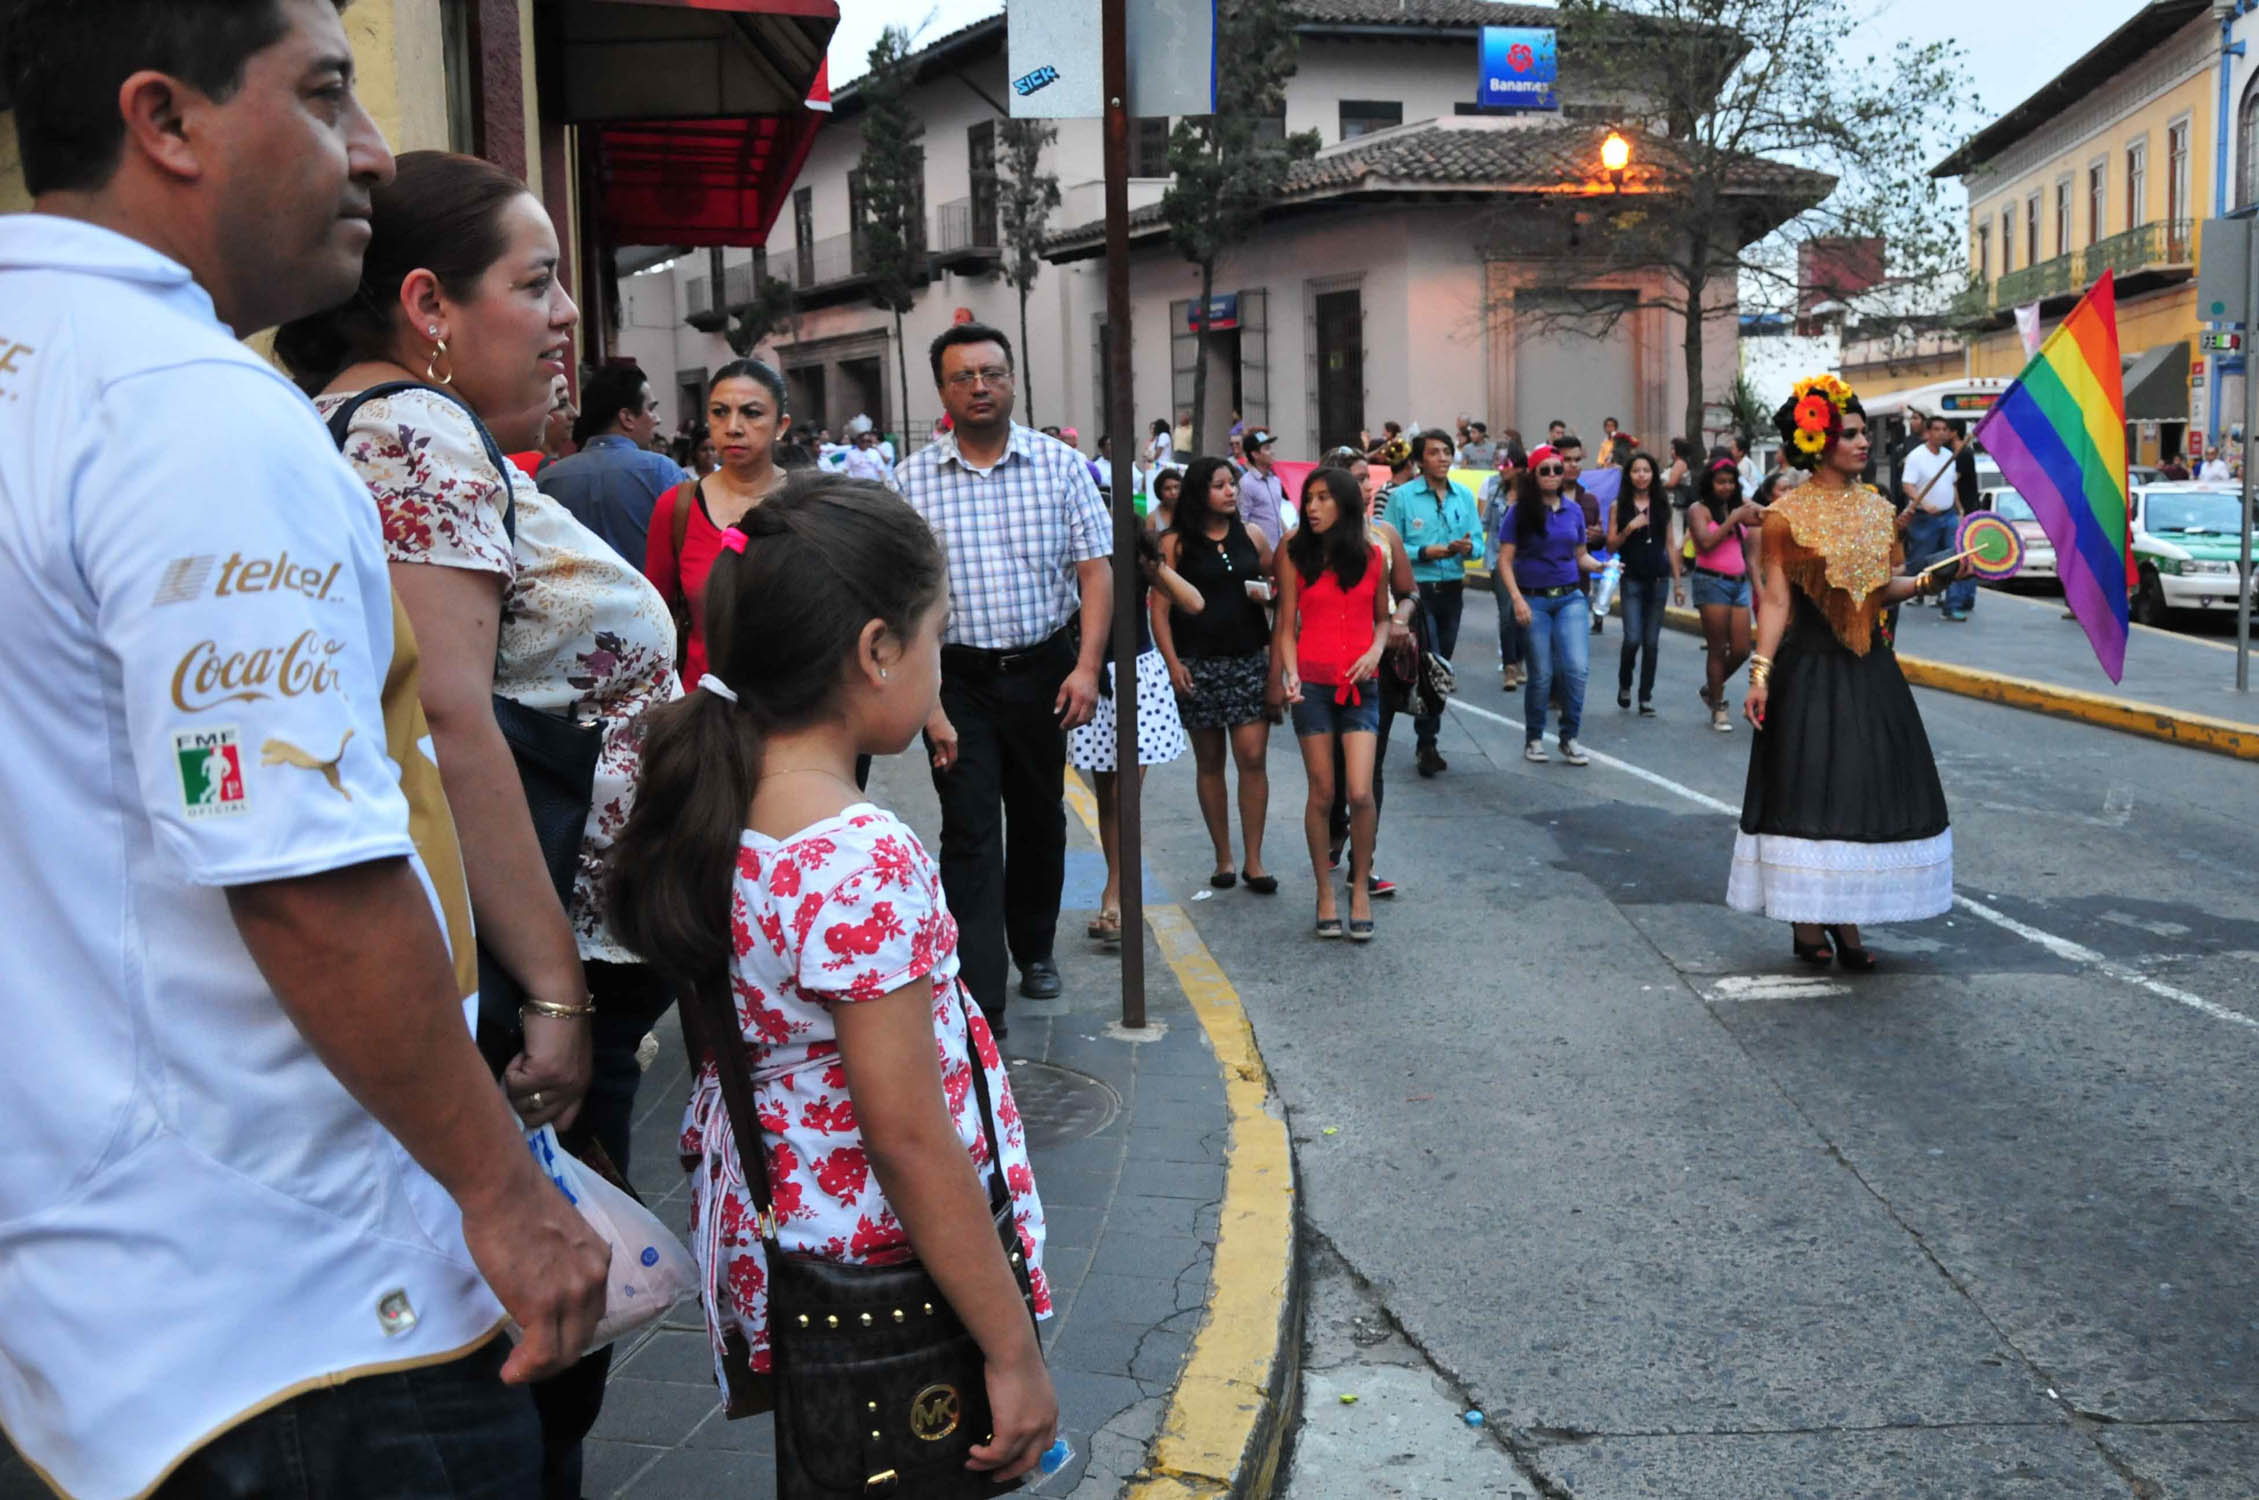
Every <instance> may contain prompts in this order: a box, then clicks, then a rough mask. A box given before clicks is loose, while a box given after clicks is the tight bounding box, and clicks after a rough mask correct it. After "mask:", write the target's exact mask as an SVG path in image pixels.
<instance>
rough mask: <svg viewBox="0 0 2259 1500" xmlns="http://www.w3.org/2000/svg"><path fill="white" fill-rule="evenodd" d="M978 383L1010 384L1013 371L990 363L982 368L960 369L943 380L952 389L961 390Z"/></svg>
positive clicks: (968, 388)
mask: <svg viewBox="0 0 2259 1500" xmlns="http://www.w3.org/2000/svg"><path fill="white" fill-rule="evenodd" d="M976 383H978V384H981V385H1010V384H1011V383H1012V372H1011V371H1010V370H1007V369H1005V368H1004V367H1003V366H1002V365H990V366H988V367H987V368H986V369H982V370H959V371H958V372H957V373H956V374H954V375H952V376H950V377H949V378H948V379H947V380H946V381H944V382H943V384H945V385H947V386H949V387H950V388H951V389H953V390H960V391H963V390H970V389H971V388H972V387H973V386H974V385H975V384H976Z"/></svg>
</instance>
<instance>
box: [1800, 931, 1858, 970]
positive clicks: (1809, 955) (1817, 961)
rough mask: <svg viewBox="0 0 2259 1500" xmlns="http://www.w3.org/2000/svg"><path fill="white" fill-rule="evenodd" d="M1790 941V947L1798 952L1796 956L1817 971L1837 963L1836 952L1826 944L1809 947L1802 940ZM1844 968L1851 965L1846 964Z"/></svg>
mask: <svg viewBox="0 0 2259 1500" xmlns="http://www.w3.org/2000/svg"><path fill="white" fill-rule="evenodd" d="M1788 941H1789V946H1790V947H1792V948H1794V949H1795V950H1796V956H1797V957H1798V958H1800V959H1802V960H1804V962H1806V963H1808V964H1810V965H1811V966H1812V967H1813V968H1815V969H1824V968H1826V967H1827V966H1828V965H1829V964H1830V963H1833V962H1834V961H1835V950H1834V949H1833V948H1830V947H1829V946H1828V945H1827V944H1826V943H1824V942H1822V943H1812V944H1809V945H1807V944H1806V943H1805V942H1804V940H1803V939H1802V938H1798V937H1793V936H1792V937H1790V938H1789V940H1788ZM1844 967H1845V968H1847V969H1848V968H1850V967H1851V965H1850V964H1849V963H1848V962H1846V963H1845V964H1844Z"/></svg>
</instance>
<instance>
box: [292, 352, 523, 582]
mask: <svg viewBox="0 0 2259 1500" xmlns="http://www.w3.org/2000/svg"><path fill="white" fill-rule="evenodd" d="M402 391H424V392H427V393H429V394H431V395H434V396H437V397H439V398H440V399H441V400H444V401H452V402H454V403H455V404H456V405H457V406H459V407H461V408H462V411H463V415H464V416H466V417H469V418H470V419H471V426H473V427H475V428H477V429H478V440H479V442H480V443H481V444H482V445H483V446H484V447H485V449H486V457H487V461H488V462H490V463H492V464H493V465H494V467H495V470H496V477H497V478H499V479H500V480H501V481H502V530H503V533H504V534H505V535H506V536H508V537H509V539H510V545H511V546H512V547H515V546H517V544H518V492H517V486H516V484H515V482H514V481H513V480H512V479H511V477H510V475H511V470H512V467H513V466H512V465H511V463H510V461H509V460H508V459H506V458H504V457H503V456H502V449H501V446H500V445H499V444H497V443H496V442H495V441H494V434H493V433H491V432H488V431H487V430H486V424H485V423H484V422H482V421H480V420H479V415H478V413H477V412H475V411H473V410H471V404H470V403H469V402H468V401H465V400H464V399H463V398H462V397H460V396H458V395H456V394H455V393H454V392H453V391H451V390H449V389H447V388H446V387H445V386H440V385H431V384H428V383H426V382H424V381H421V380H387V381H385V382H384V383H383V384H381V385H372V386H370V387H369V388H368V389H367V390H365V391H355V392H354V393H353V394H352V395H350V396H348V397H346V398H345V401H344V403H343V404H342V405H340V406H339V407H338V408H337V410H336V411H333V412H331V413H330V416H329V436H330V441H331V442H333V443H335V444H337V448H338V451H339V452H341V453H342V452H344V451H345V439H346V435H347V434H348V433H350V432H351V431H352V430H353V418H354V417H356V416H358V415H359V414H360V410H361V408H362V407H364V406H366V405H368V404H369V403H370V402H371V401H379V400H382V399H383V398H384V397H386V396H397V395H399V394H400V393H401V392H402Z"/></svg>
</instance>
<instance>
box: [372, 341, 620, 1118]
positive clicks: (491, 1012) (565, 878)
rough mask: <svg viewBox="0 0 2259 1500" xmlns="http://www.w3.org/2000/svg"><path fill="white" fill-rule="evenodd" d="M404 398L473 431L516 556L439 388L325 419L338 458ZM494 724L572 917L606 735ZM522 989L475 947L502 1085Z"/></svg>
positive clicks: (489, 1052)
mask: <svg viewBox="0 0 2259 1500" xmlns="http://www.w3.org/2000/svg"><path fill="white" fill-rule="evenodd" d="M402 391H428V392H430V393H431V394H432V395H435V396H439V397H441V398H443V399H445V400H448V401H452V402H454V403H455V404H456V405H457V406H459V407H461V408H462V409H463V413H464V415H466V416H468V417H469V418H470V419H471V425H472V426H473V427H475V428H477V429H478V436H479V442H480V443H481V444H483V445H484V446H485V448H486V456H487V459H488V461H489V462H491V463H492V464H493V465H494V467H495V470H496V472H497V473H498V475H499V476H500V478H501V480H502V497H503V498H502V530H503V532H504V534H505V535H507V536H508V537H509V539H510V545H511V547H512V548H513V549H514V548H515V547H516V546H517V542H518V500H517V492H516V490H515V488H514V486H513V483H512V480H511V472H512V471H511V466H510V461H509V460H508V459H506V458H504V457H503V456H502V450H501V448H500V447H499V446H498V445H497V444H496V443H495V441H494V435H493V434H492V433H490V432H488V431H487V430H486V424H485V423H484V422H482V421H480V420H479V416H478V413H477V412H475V411H472V410H471V408H470V405H469V403H467V402H465V401H464V400H463V398H462V397H460V396H458V395H456V394H455V393H454V392H453V391H450V390H447V389H446V388H444V387H442V386H436V385H427V384H425V383H424V382H423V381H420V380H390V381H386V382H384V383H382V384H380V385H373V386H370V387H369V388H368V389H367V390H365V391H360V392H357V393H356V394H354V395H353V396H351V397H349V398H348V399H347V400H346V401H345V402H344V403H343V404H342V405H340V406H339V407H338V408H337V410H336V411H334V412H332V413H331V414H330V418H329V435H330V439H331V441H333V442H335V443H336V444H337V447H338V451H339V452H341V453H342V452H343V451H344V450H345V442H346V436H347V434H348V433H350V432H351V430H352V427H353V418H354V416H355V415H357V414H358V413H359V412H360V410H361V408H362V407H363V406H365V405H367V404H368V403H369V402H371V401H375V400H378V399H380V398H382V397H385V396H394V395H398V394H399V393H400V392H402ZM494 722H495V724H496V725H497V726H499V727H500V729H501V730H502V738H503V739H504V740H506V741H508V742H509V746H510V758H511V759H512V760H513V761H515V762H516V763H517V767H518V783H519V785H520V786H522V787H523V788H524V789H525V797H526V811H527V812H528V813H530V814H531V815H532V818H533V834H534V838H535V840H536V841H537V842H538V843H539V844H540V845H541V864H542V868H543V869H545V870H547V871H548V872H549V883H550V885H551V886H552V887H554V888H555V890H556V892H557V900H558V901H559V903H561V904H562V905H563V906H564V907H565V909H566V910H567V911H568V912H569V911H571V910H572V899H573V877H574V876H575V874H577V873H578V871H579V867H580V846H581V839H582V837H583V836H584V834H585V832H586V830H587V827H588V809H589V804H590V803H592V802H593V801H594V800H595V797H596V761H597V758H598V757H599V756H600V755H601V754H602V753H603V750H604V731H603V729H602V728H601V727H600V726H598V725H594V724H576V723H575V722H573V721H572V720H571V719H568V718H565V717H564V716H563V715H561V714H553V713H547V712H544V711H543V710H541V709H538V708H529V707H527V706H526V705H525V704H523V703H520V702H518V701H517V700H516V699H514V698H505V697H503V696H502V695H501V694H500V693H496V694H495V695H494ZM526 998H527V997H526V990H525V986H523V985H521V984H519V983H518V980H517V977H516V976H515V975H513V974H512V973H511V972H510V971H509V970H508V969H506V968H504V967H503V966H502V964H501V962H500V961H499V960H498V959H496V958H495V957H494V956H493V955H492V954H491V953H490V952H488V950H487V946H486V944H485V943H484V942H481V943H480V944H479V945H478V1049H479V1052H480V1054H481V1055H482V1056H484V1057H485V1058H486V1065H487V1066H488V1067H489V1068H490V1069H492V1070H493V1072H494V1073H495V1075H496V1076H497V1077H499V1076H500V1075H501V1073H502V1070H503V1069H504V1068H505V1067H507V1066H509V1063H510V1060H511V1059H512V1058H514V1057H516V1056H517V1055H518V1054H519V1052H521V1051H523V1050H524V1044H525V1028H524V1024H523V1023H522V1022H521V1021H520V1020H519V1018H518V1011H519V1008H520V1007H521V1006H523V1005H524V1004H525V1001H526Z"/></svg>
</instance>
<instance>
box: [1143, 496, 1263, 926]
mask: <svg viewBox="0 0 2259 1500" xmlns="http://www.w3.org/2000/svg"><path fill="white" fill-rule="evenodd" d="M1161 556H1162V560H1163V561H1164V562H1166V563H1167V564H1168V565H1169V566H1170V567H1172V568H1174V569H1176V571H1177V572H1178V573H1179V574H1181V575H1182V576H1183V578H1184V581H1185V582H1186V583H1189V584H1191V585H1192V587H1193V588H1195V589H1197V590H1198V591H1199V593H1200V597H1201V599H1202V601H1203V602H1204V604H1205V608H1203V609H1202V610H1201V611H1200V612H1199V613H1198V614H1187V613H1186V612H1185V611H1184V610H1181V609H1176V608H1168V607H1164V601H1163V600H1162V598H1161V596H1160V595H1159V594H1158V593H1156V594H1155V595H1154V599H1153V636H1154V641H1155V644H1157V645H1158V646H1159V647H1160V648H1161V655H1162V657H1163V659H1164V660H1166V661H1167V662H1168V664H1169V680H1170V682H1171V683H1173V684H1174V685H1175V687H1176V691H1177V701H1178V709H1179V711H1180V713H1181V715H1182V717H1183V719H1184V727H1185V732H1186V733H1187V734H1188V735H1190V736H1191V739H1192V753H1193V759H1194V761H1195V763H1196V764H1197V766H1198V768H1199V775H1198V784H1199V790H1200V814H1201V817H1202V818H1203V819H1204V820H1205V821H1206V822H1207V825H1208V838H1209V841H1210V842H1211V843H1213V844H1214V845H1215V850H1216V867H1215V873H1214V874H1213V875H1212V876H1210V877H1209V882H1208V883H1209V884H1210V885H1212V886H1215V887H1216V888H1217V889H1219V890H1222V889H1228V888H1229V887H1231V886H1232V885H1234V884H1236V883H1237V882H1238V880H1239V879H1240V876H1241V875H1242V873H1244V874H1245V877H1246V880H1247V888H1248V889H1249V890H1251V891H1255V892H1257V893H1259V894H1262V895H1269V894H1271V893H1272V892H1274V891H1276V890H1277V889H1278V888H1279V883H1278V878H1277V877H1276V876H1274V875H1272V874H1270V873H1269V872H1268V871H1267V870H1266V869H1264V867H1263V822H1264V819H1265V817H1266V816H1267V815H1268V813H1269V810H1270V798H1271V792H1270V773H1269V770H1268V767H1267V764H1266V757H1267V752H1268V748H1269V745H1270V722H1269V719H1268V717H1267V715H1266V712H1265V705H1264V701H1263V699H1264V690H1265V689H1266V688H1267V687H1268V686H1269V684H1270V675H1271V652H1270V638H1271V625H1270V616H1269V613H1268V612H1267V611H1266V609H1265V607H1264V606H1265V605H1266V604H1267V603H1268V602H1269V600H1270V596H1271V585H1270V574H1271V549H1270V544H1269V543H1267V542H1266V541H1264V539H1263V537H1262V535H1261V534H1260V533H1259V532H1253V531H1250V530H1248V528H1247V525H1246V523H1245V522H1243V521H1241V520H1240V518H1239V476H1238V475H1237V474H1236V473H1235V472H1234V471H1233V469H1232V466H1231V465H1230V464H1228V463H1226V462H1225V461H1224V460H1222V459H1220V458H1196V459H1194V460H1193V461H1192V464H1191V466H1190V467H1189V468H1188V469H1186V471H1185V476H1184V485H1183V488H1182V489H1181V490H1179V492H1178V495H1177V506H1176V514H1175V515H1174V517H1172V519H1171V521H1170V525H1169V531H1168V534H1167V535H1166V536H1164V537H1163V538H1162V539H1161ZM1250 586H1252V588H1251V587H1250ZM1227 744H1228V745H1229V746H1230V750H1231V758H1232V759H1233V760H1234V761H1236V762H1237V763H1238V766H1239V821H1240V836H1241V838H1242V839H1243V840H1244V842H1245V858H1244V860H1243V861H1242V862H1241V863H1240V864H1239V865H1238V866H1236V867H1235V866H1234V865H1233V863H1232V847H1231V812H1230V801H1229V794H1228V791H1227V789H1226V787H1225V785H1224V753H1225V746H1226V745H1227Z"/></svg>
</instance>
